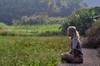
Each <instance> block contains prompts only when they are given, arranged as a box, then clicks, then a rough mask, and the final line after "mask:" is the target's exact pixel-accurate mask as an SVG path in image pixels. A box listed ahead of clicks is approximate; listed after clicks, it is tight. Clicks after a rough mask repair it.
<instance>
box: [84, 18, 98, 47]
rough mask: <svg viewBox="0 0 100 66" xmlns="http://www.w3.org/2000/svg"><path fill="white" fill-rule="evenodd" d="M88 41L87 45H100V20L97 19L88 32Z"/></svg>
mask: <svg viewBox="0 0 100 66" xmlns="http://www.w3.org/2000/svg"><path fill="white" fill-rule="evenodd" d="M86 34H87V41H85V42H86V43H85V45H84V46H85V47H89V48H98V47H100V20H97V21H96V22H95V23H94V24H93V25H92V27H91V28H89V29H88V30H87V32H86Z"/></svg>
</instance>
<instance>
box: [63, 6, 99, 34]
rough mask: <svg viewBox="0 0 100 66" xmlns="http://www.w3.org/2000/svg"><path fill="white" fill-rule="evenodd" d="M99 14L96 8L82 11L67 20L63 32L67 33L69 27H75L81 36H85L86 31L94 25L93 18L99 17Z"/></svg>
mask: <svg viewBox="0 0 100 66" xmlns="http://www.w3.org/2000/svg"><path fill="white" fill-rule="evenodd" d="M97 12H98V10H95V8H92V9H80V10H78V11H76V12H74V13H73V14H72V15H71V16H69V17H67V18H66V22H65V23H64V24H63V25H62V32H64V33H66V29H67V27H68V26H70V25H73V26H76V27H77V29H78V30H79V31H80V33H81V34H85V31H86V30H87V29H88V28H89V27H91V25H92V23H94V20H93V17H94V16H96V15H97ZM98 15H99V14H98Z"/></svg>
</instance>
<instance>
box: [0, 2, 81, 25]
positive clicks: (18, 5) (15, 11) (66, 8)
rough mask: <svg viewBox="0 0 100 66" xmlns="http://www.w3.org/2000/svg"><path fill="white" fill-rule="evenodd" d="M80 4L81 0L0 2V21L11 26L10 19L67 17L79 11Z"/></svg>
mask: <svg viewBox="0 0 100 66" xmlns="http://www.w3.org/2000/svg"><path fill="white" fill-rule="evenodd" d="M80 4H82V0H41V1H40V0H13V1H12V0H0V7H1V8H0V16H3V17H0V20H1V21H5V22H6V23H7V24H12V23H11V20H12V19H15V18H20V17H22V16H31V15H41V14H42V15H43V14H46V15H49V16H52V17H59V16H60V17H61V16H67V15H70V14H72V12H73V11H75V10H77V9H79V8H80V7H81V5H80ZM6 17H7V18H6Z"/></svg>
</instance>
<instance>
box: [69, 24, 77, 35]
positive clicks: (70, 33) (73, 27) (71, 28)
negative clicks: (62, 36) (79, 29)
mask: <svg viewBox="0 0 100 66" xmlns="http://www.w3.org/2000/svg"><path fill="white" fill-rule="evenodd" d="M75 33H76V27H75V26H69V27H68V28H67V35H69V36H73V35H74V34H75Z"/></svg>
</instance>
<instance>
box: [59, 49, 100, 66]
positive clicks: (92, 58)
mask: <svg viewBox="0 0 100 66" xmlns="http://www.w3.org/2000/svg"><path fill="white" fill-rule="evenodd" d="M83 54H84V62H83V64H59V65H58V66H100V59H99V58H98V57H97V51H96V50H94V49H83Z"/></svg>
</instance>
